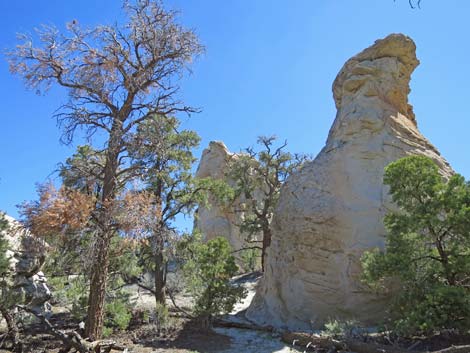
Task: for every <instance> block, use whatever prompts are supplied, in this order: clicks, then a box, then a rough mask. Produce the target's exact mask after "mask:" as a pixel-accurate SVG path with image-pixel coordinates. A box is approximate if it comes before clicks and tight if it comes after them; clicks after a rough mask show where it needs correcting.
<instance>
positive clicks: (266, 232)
mask: <svg viewBox="0 0 470 353" xmlns="http://www.w3.org/2000/svg"><path fill="white" fill-rule="evenodd" d="M270 245H271V229H269V226H268V227H267V228H265V229H263V245H262V250H261V271H262V272H263V273H264V270H265V268H266V251H267V249H268V247H269V246H270Z"/></svg>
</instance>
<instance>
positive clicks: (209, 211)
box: [195, 141, 252, 260]
mask: <svg viewBox="0 0 470 353" xmlns="http://www.w3.org/2000/svg"><path fill="white" fill-rule="evenodd" d="M230 158H237V155H236V154H234V153H231V152H229V150H228V149H227V147H226V146H225V145H224V143H223V142H219V141H211V142H210V143H209V147H208V148H206V149H205V150H204V151H203V153H202V157H201V160H200V162H199V166H198V169H197V172H196V177H197V178H207V177H210V178H213V179H216V180H217V179H218V180H220V179H225V177H226V173H227V171H228V170H227V168H228V167H229V161H230ZM227 182H228V184H232V183H233V181H231V180H227ZM241 203H243V200H242V199H238V200H235V201H234V202H233V203H232V204H230V205H223V204H221V203H220V202H219V201H218V200H217V199H216V198H215V197H213V196H211V197H209V202H208V205H207V206H203V205H201V206H200V207H199V208H198V210H197V214H196V221H195V228H197V229H199V230H200V231H201V233H202V234H203V235H204V238H205V239H207V240H209V239H213V238H215V237H218V236H223V237H225V238H227V240H228V241H229V242H230V245H231V246H232V248H233V249H235V250H238V249H242V248H243V247H245V246H246V245H247V243H246V236H245V235H243V234H241V233H240V227H239V225H240V224H241V222H242V220H243V213H242V212H240V209H241V208H242V207H240V206H241ZM248 246H250V245H248ZM251 246H252V245H251ZM235 256H236V257H237V258H238V257H239V253H235ZM238 260H240V259H239V258H238Z"/></svg>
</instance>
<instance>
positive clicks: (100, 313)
mask: <svg viewBox="0 0 470 353" xmlns="http://www.w3.org/2000/svg"><path fill="white" fill-rule="evenodd" d="M110 239H111V237H110V236H109V235H105V236H104V237H103V238H99V239H98V240H97V242H98V243H97V245H96V248H95V249H94V250H95V258H94V261H93V265H92V269H91V281H90V294H89V296H88V312H87V322H86V330H85V334H86V336H87V337H89V338H90V339H91V340H92V341H93V340H97V339H100V338H101V334H102V333H103V325H104V313H105V312H104V309H105V295H106V284H107V280H108V267H109V245H110Z"/></svg>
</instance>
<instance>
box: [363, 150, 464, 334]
mask: <svg viewBox="0 0 470 353" xmlns="http://www.w3.org/2000/svg"><path fill="white" fill-rule="evenodd" d="M384 183H385V184H386V185H389V186H390V193H391V195H392V198H393V201H394V202H395V203H396V205H397V206H398V207H399V210H398V211H396V212H389V213H388V214H387V215H386V217H385V226H386V229H387V233H388V234H387V239H386V251H385V252H383V251H379V250H377V249H375V250H372V251H369V252H366V253H365V254H364V256H363V257H362V266H363V269H364V271H363V280H364V282H365V283H367V284H368V285H370V286H371V288H373V289H375V290H377V291H391V292H392V293H396V294H397V295H396V301H395V303H394V306H393V308H392V310H391V312H392V313H393V314H394V315H391V316H390V319H391V320H392V321H393V323H394V324H395V328H396V329H397V330H398V331H399V332H401V333H405V334H412V333H432V332H434V331H437V330H441V329H459V330H462V331H465V330H468V329H470V184H469V183H468V182H466V181H465V180H464V178H463V177H462V176H460V175H458V174H455V175H453V176H452V177H450V179H449V180H448V181H446V180H444V179H443V178H442V177H441V175H440V174H439V169H438V167H437V165H436V164H435V163H434V162H433V161H432V160H431V159H429V158H427V157H423V156H412V157H406V158H403V159H401V160H398V161H396V162H394V163H392V164H390V165H389V166H388V167H387V168H386V169H385V176H384ZM397 284H399V286H400V287H401V290H400V291H397V288H396V287H397ZM394 287H395V289H394Z"/></svg>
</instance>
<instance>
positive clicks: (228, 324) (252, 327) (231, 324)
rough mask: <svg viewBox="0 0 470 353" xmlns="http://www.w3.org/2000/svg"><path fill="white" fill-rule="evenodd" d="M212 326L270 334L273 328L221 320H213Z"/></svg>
mask: <svg viewBox="0 0 470 353" xmlns="http://www.w3.org/2000/svg"><path fill="white" fill-rule="evenodd" d="M212 324H213V325H214V326H219V327H227V328H240V329H244V330H256V331H264V332H272V331H273V328H272V327H271V326H259V325H255V324H252V323H249V322H240V321H228V320H223V319H215V320H214V321H213V322H212Z"/></svg>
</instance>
